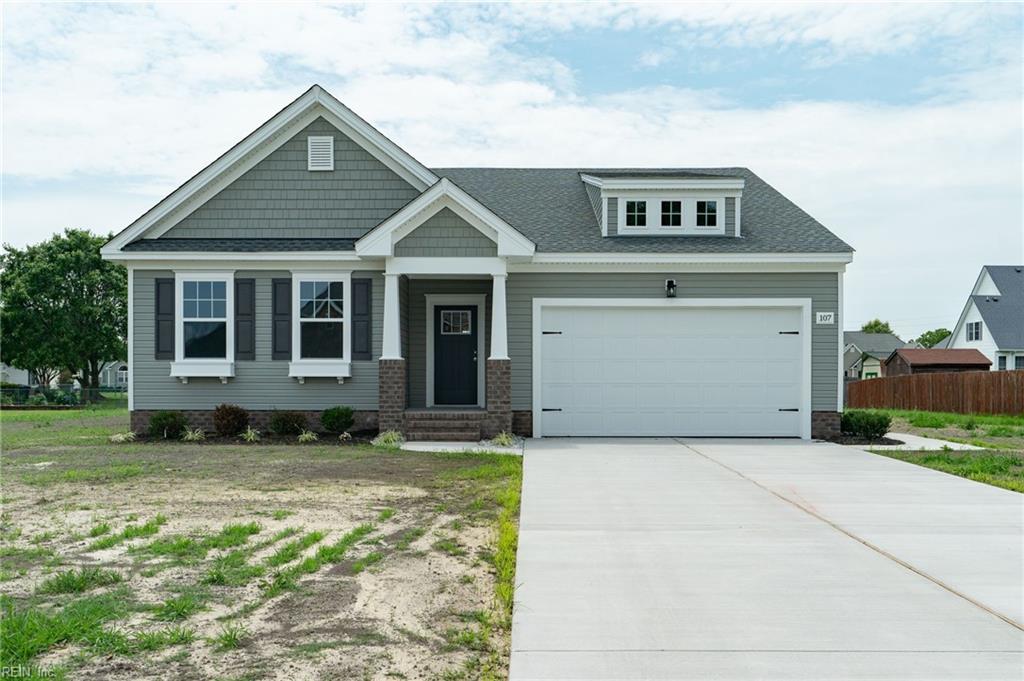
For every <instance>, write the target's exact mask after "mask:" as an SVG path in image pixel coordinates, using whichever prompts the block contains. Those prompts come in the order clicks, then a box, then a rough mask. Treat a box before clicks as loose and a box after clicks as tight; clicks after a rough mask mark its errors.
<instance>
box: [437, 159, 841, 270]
mask: <svg viewBox="0 0 1024 681" xmlns="http://www.w3.org/2000/svg"><path fill="white" fill-rule="evenodd" d="M432 170H433V171H434V172H435V173H437V174H438V175H441V176H443V177H447V178H449V179H450V180H451V181H452V182H454V183H455V184H457V185H459V186H460V187H462V188H463V189H465V190H466V191H467V192H469V193H470V194H471V195H473V197H474V198H476V199H477V200H478V201H480V202H481V203H483V204H484V205H485V206H487V207H488V208H490V209H491V210H492V211H494V212H495V213H496V214H497V215H499V216H500V217H501V218H502V219H503V220H505V221H506V222H508V223H509V224H510V225H512V226H513V227H515V228H516V229H517V230H519V231H520V232H522V233H523V234H524V235H526V236H527V237H528V238H529V239H531V240H532V241H533V242H534V243H535V244H537V251H538V252H562V253H602V252H620V253H849V252H852V251H853V249H852V248H851V247H850V246H849V245H848V244H846V243H845V242H844V241H843V240H842V239H840V238H839V237H837V236H836V235H834V234H832V232H830V231H828V229H826V228H825V227H824V226H823V225H822V224H821V223H819V222H818V221H817V220H815V219H814V218H812V217H811V216H810V215H808V214H807V213H805V212H804V211H802V210H801V209H800V208H798V207H797V206H796V204H794V203H793V202H792V201H790V200H789V199H787V198H786V197H785V196H783V195H782V194H780V193H779V192H778V191H776V190H775V189H774V188H773V187H772V186H771V185H769V184H768V183H767V182H765V181H764V180H762V179H761V178H760V177H758V176H757V175H755V174H754V173H753V172H751V171H750V170H748V169H746V168H650V169H639V168H433V169H432ZM581 173H582V174H587V175H597V176H601V177H638V176H676V177H694V176H699V177H739V178H743V180H744V181H745V188H744V189H743V208H742V211H743V212H742V237H741V238H738V239H737V238H730V237H722V236H697V237H695V236H674V237H673V236H669V237H665V236H652V237H638V236H618V237H602V236H601V226H600V224H599V223H598V221H597V219H596V218H595V216H594V211H593V208H592V204H591V202H590V200H589V197H588V196H587V191H586V188H585V185H584V183H583V181H582V180H581V179H580V174H581Z"/></svg>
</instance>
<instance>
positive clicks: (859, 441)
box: [828, 435, 903, 445]
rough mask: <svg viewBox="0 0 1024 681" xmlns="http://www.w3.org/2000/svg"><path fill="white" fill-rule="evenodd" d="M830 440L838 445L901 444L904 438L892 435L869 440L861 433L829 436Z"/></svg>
mask: <svg viewBox="0 0 1024 681" xmlns="http://www.w3.org/2000/svg"><path fill="white" fill-rule="evenodd" d="M828 441H829V442H835V443H836V444H837V445H901V444H903V440H894V439H892V438H891V437H880V438H876V439H874V440H869V439H868V438H866V437H861V436H860V435H840V436H839V437H832V438H829V440H828Z"/></svg>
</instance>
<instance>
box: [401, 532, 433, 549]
mask: <svg viewBox="0 0 1024 681" xmlns="http://www.w3.org/2000/svg"><path fill="white" fill-rule="evenodd" d="M426 533H427V531H426V530H424V529H423V528H422V527H414V528H412V529H410V530H406V531H405V532H403V533H402V536H401V537H399V539H398V542H397V543H396V544H395V548H396V549H398V550H399V551H405V550H406V549H408V548H409V545H410V544H412V543H413V542H414V541H416V540H417V539H419V538H420V537H422V536H423V535H425V534H426Z"/></svg>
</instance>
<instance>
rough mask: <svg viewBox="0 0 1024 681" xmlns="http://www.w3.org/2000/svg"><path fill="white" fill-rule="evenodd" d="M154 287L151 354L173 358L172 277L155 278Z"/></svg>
mask: <svg viewBox="0 0 1024 681" xmlns="http://www.w3.org/2000/svg"><path fill="white" fill-rule="evenodd" d="M154 289H155V292H156V295H155V298H156V299H155V300H154V301H153V303H154V304H153V308H154V309H155V310H156V328H155V333H154V336H155V338H154V340H155V343H154V350H155V353H154V355H153V356H154V358H155V359H174V279H156V280H155V281H154ZM130 312H131V311H129V313H130Z"/></svg>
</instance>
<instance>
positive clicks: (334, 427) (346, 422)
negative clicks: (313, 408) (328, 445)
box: [320, 407, 356, 433]
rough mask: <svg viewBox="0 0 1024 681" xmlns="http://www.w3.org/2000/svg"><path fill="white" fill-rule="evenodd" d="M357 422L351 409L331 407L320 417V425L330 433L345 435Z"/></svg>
mask: <svg viewBox="0 0 1024 681" xmlns="http://www.w3.org/2000/svg"><path fill="white" fill-rule="evenodd" d="M355 422H356V417H355V414H354V413H353V412H352V408H351V407H331V408H330V409H324V413H323V414H321V415H320V425H321V426H323V428H324V430H326V431H327V432H328V433H344V432H345V431H347V430H348V429H349V428H351V427H352V424H353V423H355Z"/></svg>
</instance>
